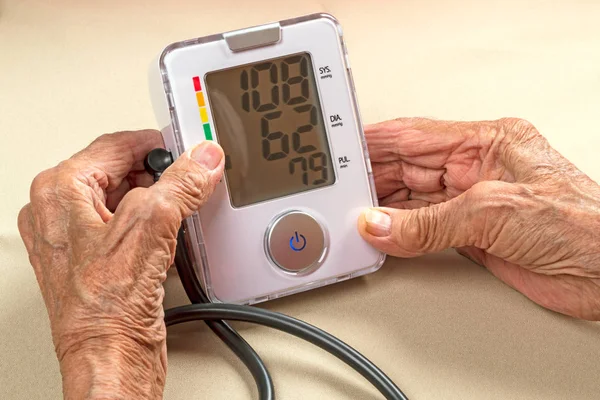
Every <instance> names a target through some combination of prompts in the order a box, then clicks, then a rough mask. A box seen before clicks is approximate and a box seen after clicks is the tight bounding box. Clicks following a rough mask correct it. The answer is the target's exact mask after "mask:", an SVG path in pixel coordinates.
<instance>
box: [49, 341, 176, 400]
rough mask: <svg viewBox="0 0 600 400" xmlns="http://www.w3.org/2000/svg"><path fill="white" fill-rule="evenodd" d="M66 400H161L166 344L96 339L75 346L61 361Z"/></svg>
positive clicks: (164, 374) (164, 375)
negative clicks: (157, 344)
mask: <svg viewBox="0 0 600 400" xmlns="http://www.w3.org/2000/svg"><path fill="white" fill-rule="evenodd" d="M60 370H61V374H62V378H63V394H64V398H65V399H90V400H108V399H142V398H143V399H161V398H162V394H163V388H164V384H165V377H166V344H165V342H164V341H163V343H162V345H160V346H152V347H149V346H148V345H146V344H142V343H140V342H138V341H136V340H134V339H131V338H127V337H123V336H119V337H95V338H88V339H86V340H85V341H83V342H81V343H78V344H77V345H75V346H72V347H71V348H70V349H69V351H68V352H67V353H65V354H64V355H63V357H61V359H60Z"/></svg>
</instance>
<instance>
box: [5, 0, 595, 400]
mask: <svg viewBox="0 0 600 400" xmlns="http://www.w3.org/2000/svg"><path fill="white" fill-rule="evenodd" d="M319 11H325V12H330V13H332V14H334V15H335V16H337V17H338V19H340V21H341V22H342V25H343V27H344V30H345V34H346V38H347V41H348V47H349V52H350V59H351V63H352V67H353V70H354V80H355V82H356V86H357V91H358V95H359V102H360V106H361V109H362V114H363V117H364V119H365V121H366V122H367V123H369V122H376V121H380V120H383V119H388V118H394V117H398V116H431V117H435V118H440V119H442V118H445V119H487V118H498V117H502V116H519V117H523V118H526V119H529V120H530V121H532V122H533V123H534V124H535V125H536V126H537V127H538V128H539V129H540V131H541V132H542V133H543V134H545V135H546V136H547V137H548V138H549V140H550V141H551V143H552V144H553V145H554V146H555V147H557V148H558V149H559V150H560V151H561V152H562V153H563V154H564V155H566V156H567V157H568V158H569V159H571V160H572V161H573V162H574V163H575V164H577V165H578V166H579V167H580V168H581V169H582V170H583V171H585V172H586V173H587V174H589V175H590V176H591V177H592V178H594V179H595V180H596V181H600V163H599V161H598V152H599V151H600V150H599V149H600V129H599V126H600V22H599V21H600V1H597V0H596V1H594V0H589V1H581V0H580V1H567V0H565V1H506V0H504V1H500V0H498V1H495V0H494V1H467V0H454V1H441V0H439V1H431V0H429V1H416V0H411V1H397V2H384V1H378V2H377V1H370V2H366V1H361V2H354V1H341V0H338V1H333V0H329V1H322V2H317V1H310V0H305V1H289V2H284V1H270V2H269V1H260V0H254V1H244V2H242V1H239V2H236V1H227V0H219V1H215V2H209V1H189V2H183V1H179V2H177V1H156V0H153V1H130V2H124V1H116V0H114V1H96V2H92V1H75V0H71V1H67V0H57V1H24V0H5V1H4V2H3V3H2V4H1V5H0V135H1V138H2V145H1V146H0V160H1V162H0V184H1V185H2V189H1V192H0V193H1V194H0V196H1V197H0V198H1V203H0V249H1V251H0V398H2V399H7V398H10V399H56V398H60V396H61V386H60V375H59V371H58V365H57V362H56V361H55V357H54V352H53V347H52V343H51V339H50V334H49V327H48V322H47V317H46V313H45V309H44V306H43V302H42V299H41V296H40V294H39V292H38V289H37V285H36V282H35V278H34V275H33V272H32V270H31V268H30V266H29V264H28V260H27V257H26V254H25V252H24V248H23V246H22V244H21V242H20V239H19V237H18V233H17V229H16V215H17V212H18V210H19V209H20V207H21V206H22V205H24V204H25V203H26V202H27V201H28V188H29V183H30V182H31V180H32V179H33V177H34V176H35V174H36V173H38V172H39V171H41V170H42V169H45V168H47V167H50V166H53V165H55V164H56V163H57V162H59V161H60V160H62V159H64V158H66V157H68V156H70V155H71V154H72V153H74V152H75V151H77V150H79V149H80V148H82V147H84V146H85V145H87V144H88V143H89V142H90V141H91V140H92V139H93V138H94V137H96V136H98V135H100V134H102V133H104V132H112V131H117V130H123V129H138V128H145V127H155V122H154V119H153V115H152V110H151V107H150V103H149V100H148V95H147V88H146V69H147V66H148V62H149V60H150V59H151V57H152V56H154V54H155V52H157V51H159V50H160V49H161V47H162V46H164V45H166V44H168V43H170V42H173V41H176V40H181V39H187V38H192V37H197V36H202V35H206V34H211V33H215V32H221V31H224V30H230V29H236V28H242V27H245V26H248V25H253V24H259V23H265V22H270V21H273V20H280V19H284V18H288V17H294V16H297V15H300V14H308V13H312V12H319ZM166 286H167V300H166V303H167V304H166V305H167V306H172V305H175V304H180V303H183V302H184V301H185V299H184V297H183V294H182V291H181V289H180V288H179V284H178V282H177V278H176V276H175V275H174V274H172V275H171V277H170V278H169V280H168V281H167V285H166ZM266 307H268V308H271V309H274V310H278V311H282V312H285V313H287V314H290V315H293V316H295V317H299V318H301V319H304V320H306V321H308V322H311V323H313V324H316V325H317V326H319V327H321V328H324V329H325V330H327V331H329V332H331V333H333V334H335V335H337V336H339V337H340V338H342V339H343V340H345V341H346V342H348V343H350V344H351V345H353V346H354V347H355V348H357V349H358V350H360V351H362V352H363V353H364V354H365V355H366V356H368V357H369V358H371V359H372V360H373V361H374V362H375V363H377V364H378V365H379V366H381V367H382V368H383V370H384V371H386V372H387V373H388V374H389V376H390V377H392V379H394V380H395V381H396V382H397V383H398V384H399V385H400V386H401V388H402V389H403V390H404V391H405V392H406V393H407V394H408V395H409V397H410V398H411V399H564V398H569V399H597V398H599V396H600V395H599V393H600V379H599V377H600V325H598V324H594V323H586V322H582V321H576V320H573V319H570V318H565V317H562V316H560V315H556V314H554V313H551V312H548V311H546V310H543V309H541V308H539V307H537V306H536V305H534V304H532V303H531V302H529V301H528V300H526V299H525V298H524V297H523V296H521V295H520V294H518V293H516V292H514V291H512V290H511V289H509V288H508V287H506V286H505V285H503V284H502V283H500V282H498V281H497V280H495V279H494V278H493V277H492V276H491V275H490V274H488V273H487V272H486V271H485V270H483V269H481V268H479V267H477V266H475V265H474V264H472V263H470V262H468V261H466V260H464V259H462V258H460V257H459V256H456V255H455V254H453V253H452V252H448V253H444V254H438V255H432V256H428V257H423V258H419V259H414V260H389V262H388V263H387V264H386V265H385V266H384V267H383V268H382V269H381V270H380V272H378V273H376V274H374V275H372V276H369V277H367V278H364V279H358V280H354V281H351V282H346V283H343V284H338V285H335V286H331V287H329V288H325V289H320V290H316V291H313V292H310V293H305V294H301V295H297V296H293V297H289V298H285V299H282V300H279V301H275V302H272V303H270V304H268V305H266ZM237 326H239V327H240V329H241V331H242V333H243V335H244V336H245V337H246V338H247V339H248V341H249V342H250V343H251V344H253V345H254V346H255V347H256V349H257V350H258V352H259V353H260V354H261V355H262V356H264V359H265V361H266V362H267V364H268V366H269V367H270V370H271V371H272V373H273V376H274V380H275V384H276V388H277V394H278V398H279V399H286V400H294V399H302V400H305V399H350V398H353V399H377V398H379V396H378V394H377V393H376V392H375V391H374V390H373V389H372V388H371V387H370V386H369V385H368V384H367V383H366V382H365V381H364V380H363V379H362V377H360V376H359V375H357V374H356V373H354V372H353V371H351V370H349V369H348V368H347V367H346V366H345V365H344V364H342V363H341V362H338V361H337V360H336V359H333V358H332V357H331V356H329V355H328V354H324V353H323V352H321V351H320V350H318V349H314V348H312V347H311V346H310V345H308V344H305V343H302V342H300V341H299V340H297V339H294V338H291V337H288V336H286V335H284V334H281V333H278V332H273V331H270V330H267V329H264V328H260V327H254V326H248V325H240V324H238V325H237ZM168 347H169V362H170V369H169V376H168V382H167V387H166V392H165V397H166V398H167V399H183V398H186V399H201V398H215V399H228V400H237V399H251V398H255V393H254V388H253V384H252V381H251V379H250V377H249V375H248V374H247V373H246V372H245V371H244V369H243V368H242V367H241V365H240V363H239V362H238V361H237V360H236V359H234V357H233V356H232V355H231V354H230V353H229V352H228V350H227V349H226V348H225V347H224V346H223V345H222V344H220V343H219V342H218V341H217V339H215V338H214V337H213V336H212V335H211V334H210V333H209V332H208V330H207V329H206V328H205V326H203V325H202V324H200V323H198V324H189V325H187V326H182V327H177V328H174V329H172V330H171V331H170V332H169V340H168Z"/></svg>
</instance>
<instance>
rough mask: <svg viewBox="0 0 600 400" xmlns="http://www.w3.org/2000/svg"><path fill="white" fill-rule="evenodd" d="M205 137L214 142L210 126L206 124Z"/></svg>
mask: <svg viewBox="0 0 600 400" xmlns="http://www.w3.org/2000/svg"><path fill="white" fill-rule="evenodd" d="M204 137H205V138H206V140H213V137H212V132H211V130H210V124H204Z"/></svg>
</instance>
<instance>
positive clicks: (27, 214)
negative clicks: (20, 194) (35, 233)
mask: <svg viewBox="0 0 600 400" xmlns="http://www.w3.org/2000/svg"><path fill="white" fill-rule="evenodd" d="M17 226H18V228H19V232H20V234H21V237H24V236H25V235H29V234H30V232H31V204H30V203H28V204H26V205H25V206H24V207H23V208H21V210H20V211H19V215H18V217H17Z"/></svg>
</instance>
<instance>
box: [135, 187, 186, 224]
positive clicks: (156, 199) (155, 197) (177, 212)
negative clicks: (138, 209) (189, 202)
mask: <svg viewBox="0 0 600 400" xmlns="http://www.w3.org/2000/svg"><path fill="white" fill-rule="evenodd" d="M145 194H146V195H145V196H144V197H145V199H144V204H145V205H144V207H146V208H147V209H148V214H147V215H148V219H149V220H150V221H151V222H152V223H165V222H167V223H170V222H172V221H175V222H177V223H178V222H181V220H182V219H183V218H182V212H181V207H180V206H179V204H178V202H176V201H173V198H172V196H171V195H169V194H168V193H165V192H163V191H152V192H151V193H150V192H146V193H145Z"/></svg>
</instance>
